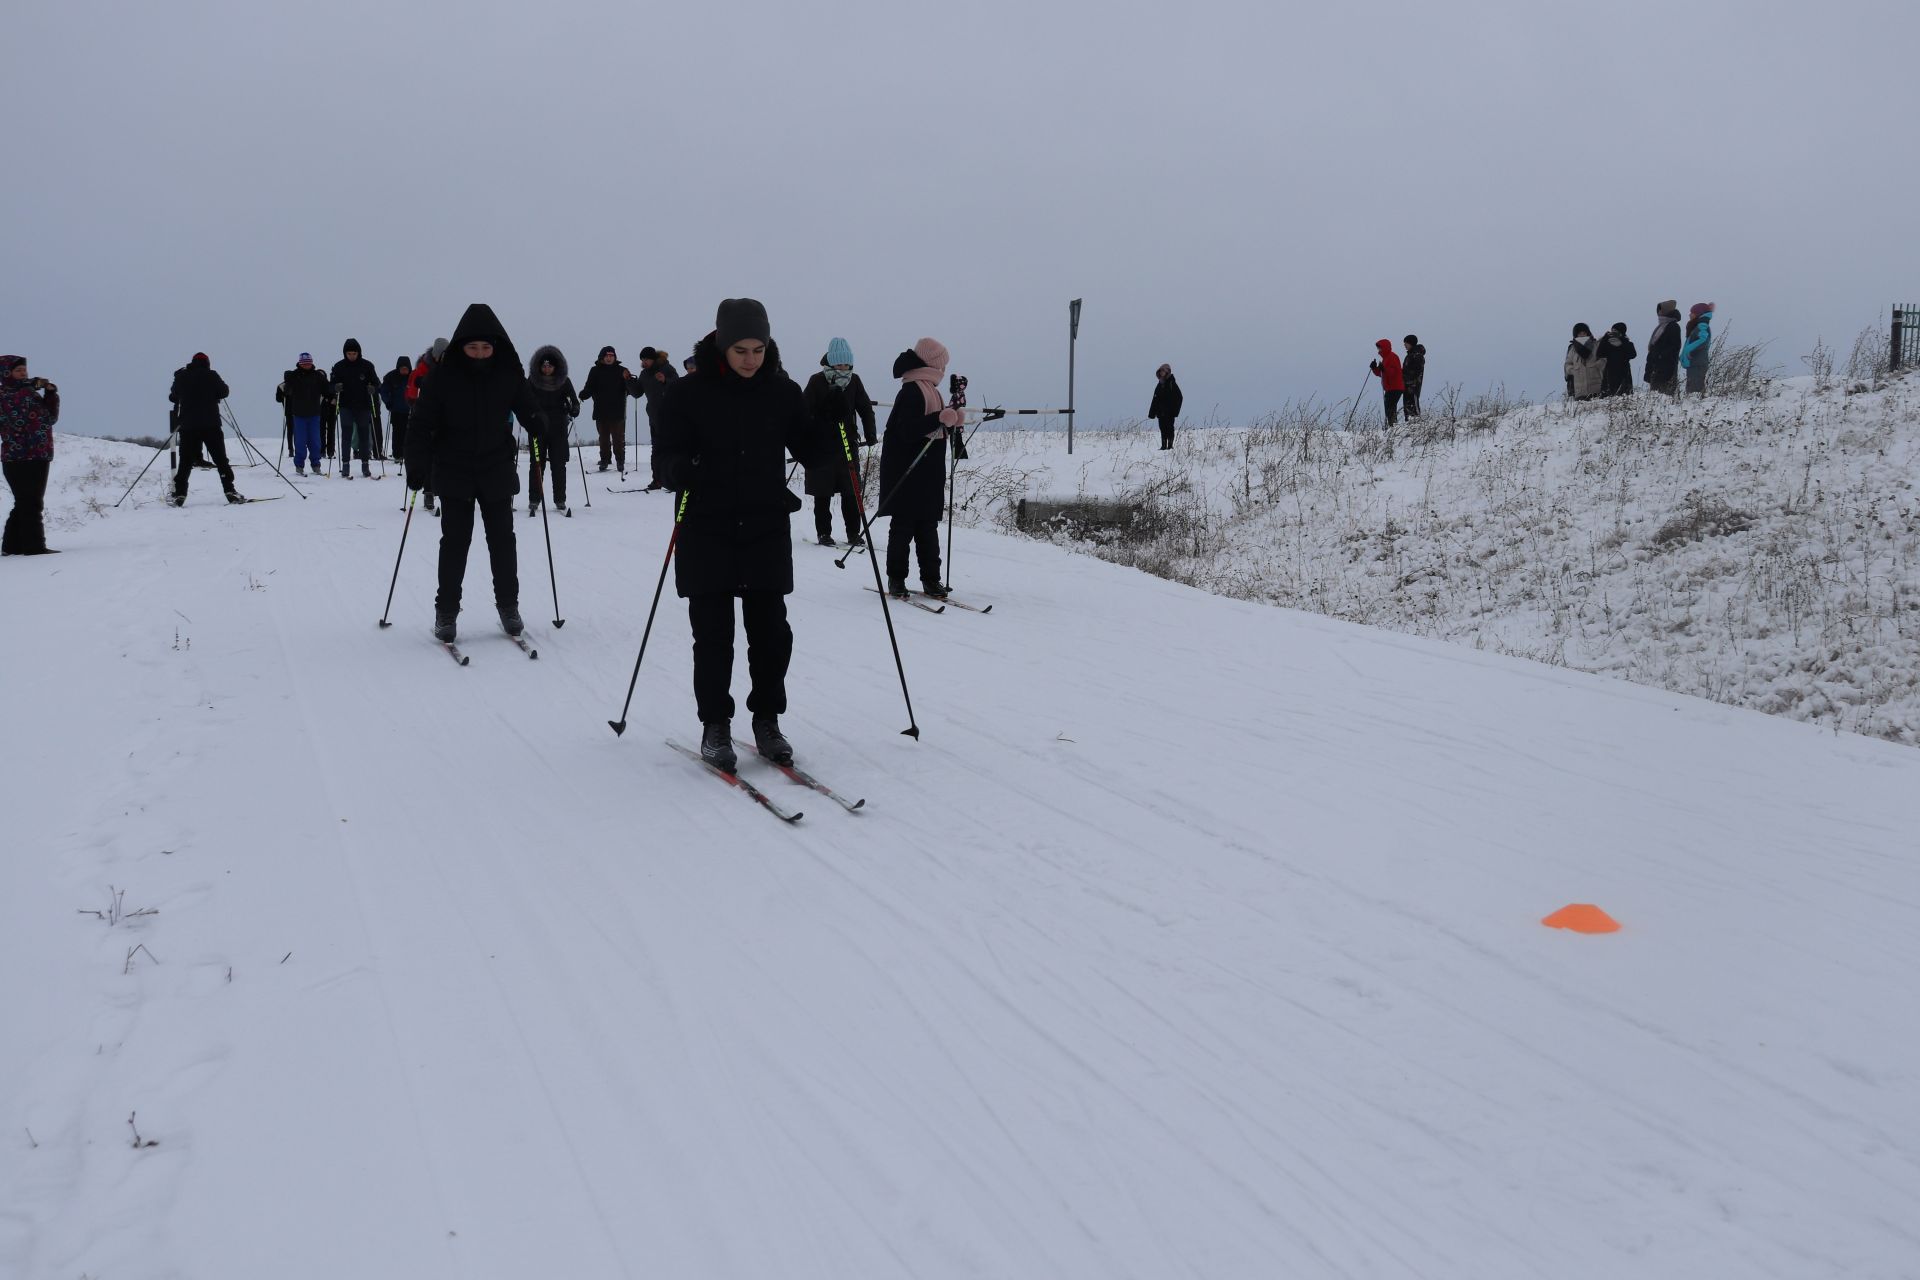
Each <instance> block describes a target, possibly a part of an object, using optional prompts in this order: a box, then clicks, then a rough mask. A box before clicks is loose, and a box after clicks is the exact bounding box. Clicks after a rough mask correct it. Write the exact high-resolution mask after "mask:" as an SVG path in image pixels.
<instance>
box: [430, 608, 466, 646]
mask: <svg viewBox="0 0 1920 1280" xmlns="http://www.w3.org/2000/svg"><path fill="white" fill-rule="evenodd" d="M459 616H460V614H459V611H458V610H455V611H453V612H451V613H449V612H447V611H446V610H444V609H435V610H434V611H433V638H434V639H435V640H438V641H439V642H440V643H441V644H452V643H453V639H454V637H455V636H456V635H458V634H459V631H458V629H457V628H456V627H455V626H454V619H456V618H458V617H459Z"/></svg>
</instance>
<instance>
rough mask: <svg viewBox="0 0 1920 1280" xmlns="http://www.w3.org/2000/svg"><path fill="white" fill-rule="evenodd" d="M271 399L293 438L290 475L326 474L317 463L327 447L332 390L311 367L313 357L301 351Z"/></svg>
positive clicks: (312, 365) (324, 379)
mask: <svg viewBox="0 0 1920 1280" xmlns="http://www.w3.org/2000/svg"><path fill="white" fill-rule="evenodd" d="M273 398H274V399H275V400H277V401H279V402H280V403H281V404H283V405H285V406H286V407H287V432H288V434H289V435H290V436H291V437H292V438H293V448H292V450H291V452H292V453H293V473H294V474H295V475H298V476H304V475H306V474H307V468H308V467H311V468H313V474H314V475H316V476H319V475H325V474H326V466H325V464H323V463H322V462H321V461H320V458H321V453H322V451H323V450H324V448H325V447H326V445H325V439H324V428H325V418H326V411H327V406H328V405H330V404H331V403H332V402H333V390H332V388H331V387H329V386H328V384H327V375H326V374H324V373H322V372H320V370H319V369H317V368H315V367H314V363H313V357H312V356H310V355H308V354H307V353H306V352H304V351H302V352H301V353H300V360H299V362H298V363H297V364H295V365H294V367H293V368H291V369H289V370H287V371H286V372H285V373H283V374H281V375H280V385H279V386H278V387H277V388H275V390H274V393H273Z"/></svg>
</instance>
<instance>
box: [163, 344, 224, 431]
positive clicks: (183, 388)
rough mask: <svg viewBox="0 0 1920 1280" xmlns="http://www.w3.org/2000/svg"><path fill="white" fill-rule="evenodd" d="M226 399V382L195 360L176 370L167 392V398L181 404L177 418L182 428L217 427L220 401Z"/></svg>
mask: <svg viewBox="0 0 1920 1280" xmlns="http://www.w3.org/2000/svg"><path fill="white" fill-rule="evenodd" d="M226 398H227V384H226V381H225V380H224V379H223V378H221V376H220V375H219V374H217V373H215V372H214V371H213V367H212V366H211V365H204V364H201V363H199V362H198V361H196V362H194V363H193V364H189V365H186V366H185V367H183V368H180V369H176V370H175V371H174V374H173V389H172V390H171V391H169V392H167V399H169V400H171V401H173V403H174V404H176V405H178V406H180V413H179V416H178V418H177V419H176V421H177V423H178V425H179V427H180V429H181V430H183V431H194V430H200V431H206V430H212V431H218V430H220V402H221V401H222V400H225V399H226Z"/></svg>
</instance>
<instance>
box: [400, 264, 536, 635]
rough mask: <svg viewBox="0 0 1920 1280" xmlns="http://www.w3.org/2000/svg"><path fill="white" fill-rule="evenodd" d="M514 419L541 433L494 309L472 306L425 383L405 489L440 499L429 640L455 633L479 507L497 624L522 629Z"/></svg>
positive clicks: (410, 439) (410, 432)
mask: <svg viewBox="0 0 1920 1280" xmlns="http://www.w3.org/2000/svg"><path fill="white" fill-rule="evenodd" d="M516 417H517V418H519V420H520V425H522V426H523V427H526V428H527V429H528V430H531V431H538V430H540V427H541V418H540V406H539V405H538V404H536V403H535V402H534V399H533V388H532V387H531V386H529V385H528V384H527V375H526V374H525V372H523V371H522V370H521V368H520V356H519V354H518V353H517V352H515V351H514V349H513V343H512V341H511V340H510V339H509V338H508V337H507V331H506V329H505V328H504V327H503V326H502V325H501V323H500V321H499V318H498V317H496V316H495V315H494V314H493V308H492V307H489V306H487V305H486V304H485V303H482V302H476V303H474V304H473V305H472V306H470V307H468V308H467V310H466V314H464V315H462V316H461V317H460V323H459V325H457V326H456V327H455V328H454V331H453V338H452V340H451V341H450V342H449V343H448V344H447V355H446V359H444V360H442V361H441V362H440V363H439V365H437V366H436V367H435V368H434V371H433V377H431V378H429V379H427V381H426V382H424V383H422V384H421V389H420V399H419V401H418V402H417V403H416V404H415V405H414V408H413V421H412V422H411V423H410V424H409V426H408V429H407V486H408V487H409V488H411V489H415V490H419V489H425V488H428V487H429V486H431V488H432V489H433V491H434V492H435V493H436V494H438V495H439V498H440V504H441V508H440V510H441V515H440V593H439V594H438V595H437V596H435V597H434V601H433V634H434V637H435V638H436V639H438V640H441V641H443V642H447V643H451V642H452V640H453V638H454V635H455V625H454V624H455V619H456V618H458V617H459V614H460V593H461V585H462V582H463V580H464V579H465V578H466V576H467V549H468V548H469V547H470V546H471V545H472V544H473V509H474V507H475V506H476V505H477V506H478V507H479V508H480V518H481V520H482V521H483V522H484V523H485V524H486V528H487V554H488V557H489V558H490V559H491V560H492V562H493V603H494V606H495V607H496V608H497V609H498V610H499V612H500V625H501V626H502V627H505V628H506V630H507V634H508V635H515V636H517V635H519V634H520V632H521V631H522V630H523V625H522V623H521V621H520V570H519V560H518V557H517V555H516V553H515V550H514V543H513V497H514V495H515V494H517V493H519V492H520V472H519V470H518V468H516V467H515V466H514V454H515V451H516V446H515V442H514V438H513V419H514V418H516Z"/></svg>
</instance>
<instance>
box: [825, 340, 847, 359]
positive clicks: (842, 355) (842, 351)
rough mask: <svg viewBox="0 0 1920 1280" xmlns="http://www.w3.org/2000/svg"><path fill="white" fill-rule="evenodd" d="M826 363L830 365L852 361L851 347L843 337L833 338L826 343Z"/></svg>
mask: <svg viewBox="0 0 1920 1280" xmlns="http://www.w3.org/2000/svg"><path fill="white" fill-rule="evenodd" d="M827 363H828V364H830V365H834V364H852V363H853V348H852V347H850V346H848V345H847V340H846V339H845V338H835V339H834V340H833V341H832V342H829V343H828V344H827Z"/></svg>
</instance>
